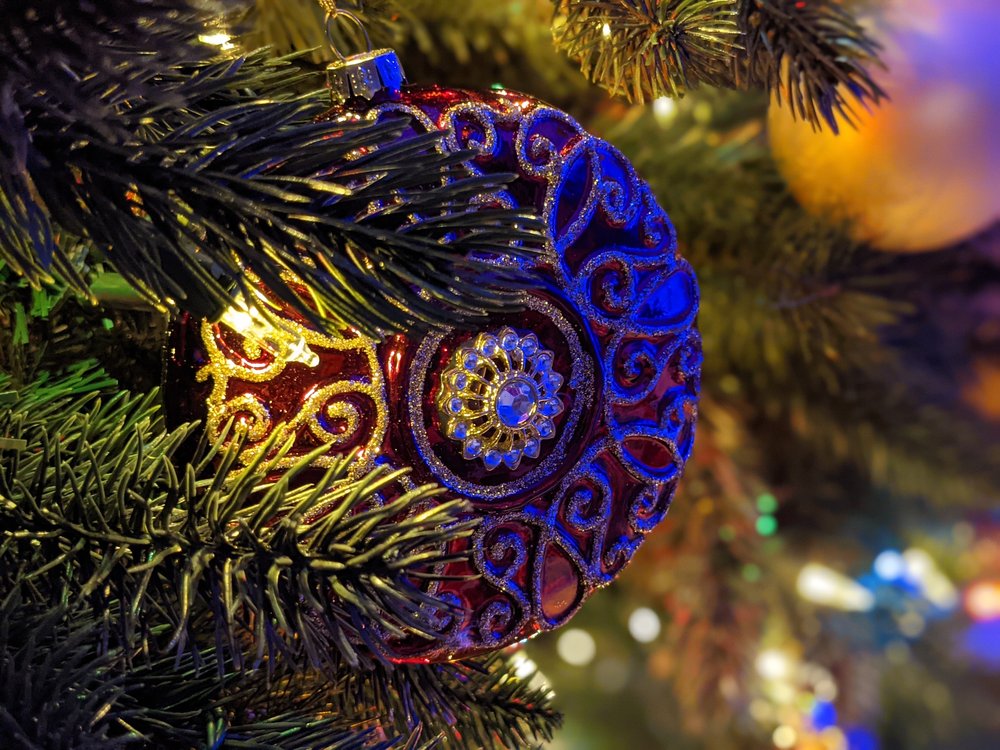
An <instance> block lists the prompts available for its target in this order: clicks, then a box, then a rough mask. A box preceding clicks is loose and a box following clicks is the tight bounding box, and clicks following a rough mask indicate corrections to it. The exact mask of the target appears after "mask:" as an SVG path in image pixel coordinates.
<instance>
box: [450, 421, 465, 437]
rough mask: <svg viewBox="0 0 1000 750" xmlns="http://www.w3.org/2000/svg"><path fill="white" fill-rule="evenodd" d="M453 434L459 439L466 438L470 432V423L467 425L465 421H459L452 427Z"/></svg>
mask: <svg viewBox="0 0 1000 750" xmlns="http://www.w3.org/2000/svg"><path fill="white" fill-rule="evenodd" d="M451 434H452V435H454V436H455V437H457V438H458V439H459V440H464V439H465V437H466V436H467V435H468V434H469V425H467V424H466V423H465V422H459V423H458V424H457V425H455V427H454V428H453V429H452V431H451Z"/></svg>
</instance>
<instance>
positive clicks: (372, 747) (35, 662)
mask: <svg viewBox="0 0 1000 750" xmlns="http://www.w3.org/2000/svg"><path fill="white" fill-rule="evenodd" d="M101 631H102V625H101V624H100V623H99V622H98V621H95V620H94V619H92V618H91V617H88V616H87V615H84V614H81V613H79V612H73V611H72V610H69V609H67V608H66V607H65V606H57V607H54V608H53V609H50V610H44V609H42V608H39V607H38V606H35V605H32V604H30V603H27V602H24V601H22V600H20V599H19V598H18V597H17V596H16V595H13V596H9V597H7V598H6V599H5V600H4V601H3V602H2V603H0V735H2V736H3V738H4V740H5V744H4V748H5V749H6V750H37V749H38V748H73V749H74V750H98V749H99V748H100V749H102V750H103V749H104V748H117V747H130V748H145V749H148V750H156V749H157V748H166V747H187V748H198V749H199V750H209V749H212V750H226V749H230V750H236V748H240V750H315V749H316V748H320V747H322V748H325V749H327V750H388V748H390V747H400V748H401V745H399V744H397V743H396V742H395V741H384V742H381V741H378V740H377V737H376V734H375V732H373V731H371V730H359V729H357V728H356V727H353V726H351V722H350V716H349V715H346V716H345V715H339V716H337V715H331V714H329V713H327V714H325V715H321V716H317V715H316V714H315V713H314V712H312V713H307V712H303V711H296V710H288V711H281V712H277V713H275V714H274V715H258V716H257V717H256V718H253V719H249V718H247V717H240V718H239V719H238V718H237V717H236V716H234V713H233V709H232V704H233V702H234V697H236V696H238V695H239V694H240V693H241V692H248V691H249V692H257V691H261V690H263V689H266V688H265V685H266V682H267V677H266V675H265V674H264V673H261V672H255V673H244V674H241V673H230V674H228V675H226V676H225V677H224V678H222V679H220V678H219V677H217V676H215V675H214V674H213V673H211V672H206V671H205V670H199V669H198V668H197V665H196V664H195V663H194V661H193V659H192V658H191V656H190V655H187V656H185V657H182V658H181V659H180V660H179V661H178V660H175V659H173V658H167V659H157V660H153V661H149V662H147V663H144V664H141V665H139V666H137V667H136V668H135V669H132V670H129V669H127V664H128V662H129V661H131V660H129V659H126V658H125V657H124V655H123V653H122V651H121V650H119V649H111V650H101V649H100V648H99V644H100V643H101Z"/></svg>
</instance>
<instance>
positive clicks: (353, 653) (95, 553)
mask: <svg viewBox="0 0 1000 750" xmlns="http://www.w3.org/2000/svg"><path fill="white" fill-rule="evenodd" d="M104 385H105V383H104V382H103V380H102V378H101V376H100V374H99V372H98V371H96V370H95V369H94V368H93V367H92V366H87V365H81V366H78V367H75V368H73V369H72V370H71V372H70V373H69V374H68V375H66V376H64V377H62V378H59V379H56V380H49V379H46V378H41V379H40V380H39V381H38V382H36V383H33V384H30V385H28V386H26V387H24V388H21V389H18V390H15V393H17V399H16V401H15V402H14V403H13V404H12V405H11V406H10V408H9V409H7V410H6V411H5V412H4V413H3V414H2V415H0V435H8V436H10V437H13V438H15V439H19V440H23V441H24V443H25V447H24V448H22V449H20V450H15V451H9V452H8V453H7V454H5V457H4V458H5V460H4V462H3V467H2V468H0V496H2V498H3V502H2V504H0V538H2V540H3V543H2V545H0V556H2V557H3V559H4V560H5V561H6V562H4V563H3V565H2V568H3V572H2V573H0V584H2V586H3V587H4V588H5V589H6V590H8V591H11V590H19V591H21V592H22V593H23V595H24V596H25V598H29V599H31V600H32V601H37V602H43V603H44V602H48V603H50V604H52V605H55V604H57V603H59V602H61V601H64V600H65V598H66V597H69V598H70V599H71V600H73V601H76V600H80V601H83V602H85V603H87V604H88V605H89V606H90V608H91V610H92V611H93V612H94V615H95V617H96V619H98V620H99V621H101V622H103V623H104V626H105V630H106V632H105V635H104V637H105V639H106V640H108V642H110V643H115V644H119V645H121V646H122V647H123V648H124V649H125V650H126V651H127V652H129V653H132V652H134V651H136V650H137V649H138V650H150V651H151V652H153V653H157V652H159V651H162V650H169V649H177V650H178V651H179V652H180V653H185V652H197V651H198V650H199V649H204V648H205V643H204V639H201V638H200V637H199V636H200V634H204V633H206V632H209V633H213V632H214V636H213V638H212V643H211V645H212V646H213V647H215V648H216V649H218V650H219V655H220V658H223V657H224V658H227V659H230V660H232V662H233V663H234V664H235V666H236V667H238V668H239V667H243V666H244V665H246V666H257V665H259V664H261V663H263V662H264V661H265V660H266V661H267V662H268V663H269V664H273V663H274V660H275V658H276V657H277V656H279V655H280V656H283V657H286V658H288V659H289V660H290V661H291V662H293V663H295V664H310V665H312V666H316V667H324V666H327V665H329V663H330V659H331V658H332V655H333V654H335V653H336V654H339V656H340V657H341V658H343V659H344V660H345V661H346V662H347V663H348V664H350V665H352V667H357V666H359V665H361V664H370V663H371V662H372V661H373V660H378V658H379V654H380V649H381V648H382V639H383V638H385V637H388V636H391V635H407V636H413V635H416V636H421V635H423V636H427V637H434V636H435V635H438V634H437V631H436V630H435V629H434V628H435V623H436V621H437V619H436V618H434V617H432V616H430V614H429V613H433V612H434V611H435V610H436V609H441V608H445V609H446V608H447V605H445V604H443V603H441V602H439V601H438V600H437V599H435V598H434V597H433V596H431V595H430V594H428V593H426V592H425V591H424V589H423V588H422V587H421V585H420V583H419V582H420V581H422V580H427V579H428V578H433V576H434V569H435V566H437V565H439V564H444V563H446V562H448V561H450V560H451V559H452V555H451V553H449V552H448V551H447V543H448V542H450V541H453V540H456V539H459V538H462V537H464V536H466V535H468V534H469V533H471V527H472V522H470V521H460V520H458V516H457V513H458V511H459V510H460V509H461V507H460V504H459V503H458V502H457V501H452V502H443V503H442V502H439V501H436V500H434V498H435V497H436V496H437V495H438V494H439V490H438V489H437V488H435V487H432V486H428V487H420V488H416V489H413V490H410V491H408V492H401V493H399V496H398V499H396V500H394V501H391V502H385V503H383V502H382V501H381V500H380V499H379V498H380V496H381V494H382V493H384V492H386V491H387V490H391V489H392V488H393V486H394V485H395V483H396V482H397V481H398V479H399V478H400V472H395V473H391V472H387V471H385V470H376V471H373V472H372V473H370V474H368V475H366V476H364V477H362V478H360V479H352V480H348V479H346V475H347V471H348V469H349V467H350V466H351V465H352V460H353V459H352V457H351V456H346V457H344V459H343V460H341V461H339V462H337V463H336V464H335V465H334V466H332V467H330V469H329V470H328V471H327V472H326V473H325V474H324V475H323V476H322V477H321V478H320V479H318V480H316V482H315V483H314V484H302V485H301V486H297V487H295V488H294V489H293V488H292V485H293V484H294V483H295V482H296V480H297V478H298V476H299V474H300V473H301V472H302V471H304V470H306V469H307V468H308V467H309V464H310V462H311V461H312V459H314V458H315V456H314V455H309V456H306V457H303V459H302V460H301V461H300V462H298V463H297V464H296V466H294V467H292V468H291V469H289V470H288V471H286V472H285V473H284V474H282V476H281V478H280V479H278V480H276V481H271V482H268V480H267V477H269V476H270V475H271V474H272V472H273V470H274V467H275V465H276V462H277V461H279V460H280V459H281V457H282V456H283V453H284V451H285V450H286V449H287V445H283V444H282V443H281V442H280V440H278V439H277V438H275V439H272V442H271V443H270V444H269V445H268V446H267V449H265V450H264V451H262V452H261V454H260V458H259V459H258V460H256V461H255V462H254V463H252V464H250V465H249V466H246V467H238V465H237V455H238V454H239V449H240V445H241V442H240V440H239V439H235V440H232V441H231V442H230V443H229V444H227V445H225V446H223V444H222V442H221V441H220V443H217V444H215V445H207V444H203V445H202V447H200V448H199V449H198V450H197V451H196V452H195V455H194V457H193V458H192V459H191V460H190V461H189V462H187V463H186V464H179V463H178V461H177V453H178V450H179V448H180V446H181V445H182V443H183V442H184V441H185V440H186V439H187V437H188V436H189V435H190V434H191V428H190V427H184V428H180V429H178V430H174V431H171V432H168V431H165V430H164V429H163V427H162V424H161V420H160V416H159V407H158V406H157V405H156V403H155V402H156V394H155V393H151V394H148V395H146V396H143V397H139V398H135V397H130V396H129V395H128V394H126V393H119V394H118V395H117V396H115V397H113V398H111V399H110V400H107V401H101V399H100V389H101V387H102V386H104ZM9 387H10V383H9V380H8V379H7V378H6V377H0V390H7V389H8V388H9ZM279 432H280V431H279ZM223 440H224V438H223ZM432 501H433V502H432ZM206 623H207V625H206Z"/></svg>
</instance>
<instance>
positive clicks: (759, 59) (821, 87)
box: [734, 0, 886, 132]
mask: <svg viewBox="0 0 1000 750" xmlns="http://www.w3.org/2000/svg"><path fill="white" fill-rule="evenodd" d="M739 21H740V31H741V33H742V36H743V40H744V47H745V49H744V51H743V52H742V53H741V54H740V55H739V59H738V61H737V63H736V66H735V67H734V79H735V83H736V84H737V85H738V86H739V87H740V88H763V89H765V90H766V91H768V92H770V93H771V94H772V95H773V97H774V99H775V101H776V102H777V103H778V104H779V105H781V104H784V105H785V106H788V107H789V108H790V109H791V111H792V115H793V116H795V117H796V118H801V119H803V120H806V121H807V122H810V123H812V124H813V126H814V127H816V128H819V127H822V125H823V124H826V125H827V126H829V127H830V129H831V130H833V131H834V132H837V131H838V129H839V123H840V122H844V123H847V124H849V125H852V126H853V124H854V119H855V110H854V106H853V105H854V104H855V103H857V104H859V105H861V106H863V107H868V106H871V105H878V104H879V103H880V102H881V101H882V100H883V99H885V98H886V93H885V91H883V90H882V88H881V87H880V86H879V85H878V84H877V83H876V82H875V80H874V79H873V78H872V76H871V74H870V73H869V72H868V71H869V69H870V68H871V67H873V66H875V65H878V64H879V60H878V54H879V49H880V45H879V44H878V43H877V42H875V41H874V40H873V39H872V38H871V37H870V36H869V35H868V32H867V31H865V29H864V28H863V27H862V26H861V25H860V24H858V22H857V21H855V20H854V18H853V16H852V15H851V13H850V11H849V10H847V9H846V8H844V6H843V4H842V3H841V2H840V1H839V0H810V2H805V3H803V2H798V1H797V0H743V2H742V3H741V7H740V18H739Z"/></svg>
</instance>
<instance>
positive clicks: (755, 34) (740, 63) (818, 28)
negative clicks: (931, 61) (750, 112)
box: [553, 0, 885, 130]
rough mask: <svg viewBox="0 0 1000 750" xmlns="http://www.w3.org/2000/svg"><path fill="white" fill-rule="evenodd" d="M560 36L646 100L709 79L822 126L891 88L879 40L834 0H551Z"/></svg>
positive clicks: (600, 74)
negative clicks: (881, 73)
mask: <svg viewBox="0 0 1000 750" xmlns="http://www.w3.org/2000/svg"><path fill="white" fill-rule="evenodd" d="M553 2H554V3H555V5H556V14H557V16H558V17H559V19H560V23H559V24H558V25H557V26H556V28H555V33H556V43H557V45H558V46H559V47H560V48H561V49H563V50H564V51H565V52H566V53H567V54H568V55H570V56H571V57H572V58H574V59H575V60H578V61H579V62H580V64H581V66H582V68H583V73H584V75H586V76H588V77H589V78H591V79H592V80H594V81H596V82H597V83H600V84H601V85H602V86H604V87H605V88H606V89H608V90H609V91H611V93H613V94H621V95H624V96H626V97H627V98H628V99H629V100H630V101H634V102H640V103H641V102H645V101H649V100H651V99H655V98H656V97H660V96H674V97H676V96H681V95H683V94H684V93H685V92H686V91H688V90H690V89H693V88H696V87H698V86H700V85H702V84H707V85H710V86H722V87H728V88H740V89H763V90H765V91H767V92H768V93H770V94H771V95H773V96H774V97H775V99H776V100H777V101H779V102H784V103H786V104H787V106H790V107H791V108H792V112H793V113H794V114H795V116H796V117H801V118H803V119H805V120H808V121H809V122H811V123H813V125H814V126H816V127H820V126H822V125H824V124H826V125H828V126H829V127H831V128H833V129H834V130H836V129H837V127H838V122H847V123H850V122H852V111H853V110H852V102H860V103H861V104H862V105H875V104H878V103H879V101H880V100H881V99H883V98H884V96H885V93H884V92H883V91H882V90H881V89H880V88H879V86H878V85H877V84H876V83H875V82H874V80H873V79H872V78H871V76H870V74H869V72H868V68H870V67H871V66H873V65H877V64H878V57H877V54H878V45H877V44H876V43H875V42H874V41H873V40H872V39H871V38H870V37H869V36H868V33H867V32H866V31H865V30H864V29H863V28H862V27H861V26H860V25H859V24H858V23H857V22H856V21H855V20H854V18H853V16H852V15H851V13H850V12H849V11H847V10H845V9H844V8H843V7H842V5H841V4H840V3H838V2H835V0H819V1H818V2H812V1H811V2H795V1H794V0H553Z"/></svg>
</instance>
